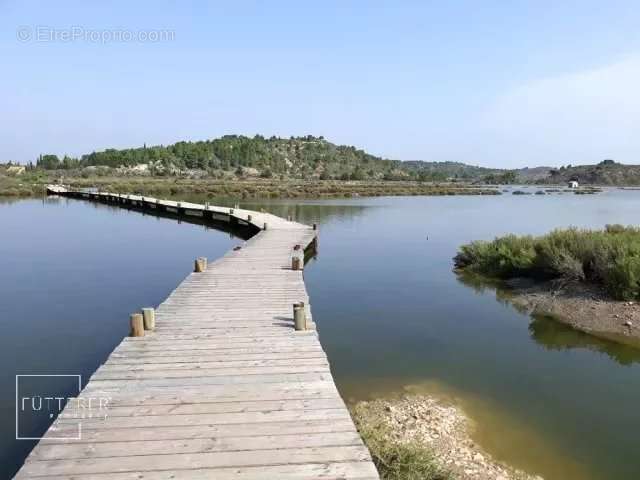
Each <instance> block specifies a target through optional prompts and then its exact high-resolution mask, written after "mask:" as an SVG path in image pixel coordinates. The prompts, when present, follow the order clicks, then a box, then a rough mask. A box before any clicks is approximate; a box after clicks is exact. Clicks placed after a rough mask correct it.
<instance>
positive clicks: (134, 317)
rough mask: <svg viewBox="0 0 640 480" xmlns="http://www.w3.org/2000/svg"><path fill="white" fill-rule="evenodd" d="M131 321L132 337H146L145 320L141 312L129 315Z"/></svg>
mask: <svg viewBox="0 0 640 480" xmlns="http://www.w3.org/2000/svg"><path fill="white" fill-rule="evenodd" d="M129 323H130V324H131V336H132V337H144V320H143V318H142V314H141V313H132V314H131V315H129Z"/></svg>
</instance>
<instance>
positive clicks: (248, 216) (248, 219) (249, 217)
mask: <svg viewBox="0 0 640 480" xmlns="http://www.w3.org/2000/svg"><path fill="white" fill-rule="evenodd" d="M247 222H249V223H251V215H247Z"/></svg>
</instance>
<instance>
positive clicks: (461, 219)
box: [0, 190, 640, 480]
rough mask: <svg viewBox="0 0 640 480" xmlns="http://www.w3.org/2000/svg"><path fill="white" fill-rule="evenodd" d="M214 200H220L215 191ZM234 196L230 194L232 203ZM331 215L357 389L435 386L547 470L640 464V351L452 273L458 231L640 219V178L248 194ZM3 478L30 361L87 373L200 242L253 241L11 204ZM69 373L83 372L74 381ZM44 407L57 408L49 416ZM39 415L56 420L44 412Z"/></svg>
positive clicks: (14, 458)
mask: <svg viewBox="0 0 640 480" xmlns="http://www.w3.org/2000/svg"><path fill="white" fill-rule="evenodd" d="M211 200H212V201H213V199H211ZM225 202H227V203H228V204H229V203H232V202H233V200H226V201H225V200H220V199H218V203H225ZM242 206H243V207H247V208H259V207H261V206H263V207H265V208H266V209H267V210H269V211H272V212H274V213H277V214H281V215H288V214H291V215H293V216H294V217H295V218H296V219H298V220H299V221H302V222H307V223H311V222H317V223H319V224H320V229H321V234H320V249H319V255H318V257H317V258H316V259H315V260H312V261H311V263H310V264H309V265H308V266H307V269H306V270H305V279H306V282H307V289H308V291H309V294H310V297H311V304H312V308H313V314H314V320H315V321H316V322H317V324H318V329H319V332H320V338H321V341H322V344H323V346H324V348H325V350H326V351H327V354H328V355H329V359H330V361H331V365H332V371H333V373H334V376H335V379H336V382H337V383H338V386H339V388H340V390H341V392H342V393H343V396H344V397H345V398H346V399H348V400H354V401H355V400H358V399H367V398H371V397H375V396H379V395H393V394H396V393H399V392H402V391H405V390H411V391H425V392H429V393H432V394H436V395H441V396H444V397H447V399H449V400H451V401H455V402H457V403H458V404H460V405H461V406H462V407H463V408H464V409H465V411H467V413H468V414H469V415H470V416H471V417H472V419H473V420H474V422H475V423H476V427H477V429H476V433H475V438H476V440H477V441H478V442H479V443H481V444H482V445H483V447H484V448H486V449H487V450H488V451H490V452H491V453H492V454H493V455H494V456H495V457H496V458H498V459H501V460H505V461H507V462H509V463H511V464H513V465H515V466H518V467H521V468H523V469H526V470H527V471H529V472H532V473H537V474H540V475H542V476H544V477H545V478H546V479H559V480H566V479H594V480H596V479H598V480H599V479H631V478H640V456H638V455H637V453H638V448H639V447H638V441H637V438H638V431H640V415H638V406H639V405H640V350H636V349H633V348H631V347H625V346H619V345H616V344H614V343H611V342H608V341H604V340H599V339H596V338H594V337H590V336H588V335H585V334H582V333H580V332H577V331H574V330H571V329H570V328H568V327H565V326H563V325H560V324H558V323H556V322H554V321H551V320H549V319H545V318H537V319H533V318H530V317H529V316H527V315H524V314H521V313H518V312H517V311H516V310H515V309H513V308H512V307H510V306H509V305H506V304H505V303H503V302H501V301H498V300H497V299H496V295H495V292H494V291H493V290H492V289H490V288H482V287H477V286H474V285H469V284H465V283H463V282H461V281H460V279H458V278H457V277H456V275H455V274H453V273H452V271H451V267H452V262H451V258H452V257H453V255H455V252H456V249H457V247H458V246H459V245H460V244H462V243H465V242H468V241H471V240H475V239H491V238H493V237H494V236H496V235H501V234H505V233H511V232H513V233H533V234H541V233H545V232H547V231H548V230H550V229H552V228H555V227H565V226H569V225H574V226H579V227H597V228H602V227H603V226H604V225H605V224H606V223H623V224H633V223H635V222H637V221H638V213H637V212H638V208H639V207H640V192H634V191H621V190H611V191H607V192H605V193H602V194H600V195H573V194H568V195H547V196H533V195H532V196H513V195H502V196H492V197H400V198H389V197H384V198H383V197H380V198H373V199H369V198H367V199H365V198H359V199H350V200H328V201H289V202H275V201H274V202H267V203H242ZM0 225H2V239H1V240H0V295H1V301H0V322H2V333H3V334H2V337H1V338H0V359H1V360H2V363H1V364H2V365H3V368H2V369H1V372H0V428H1V430H0V455H2V457H1V458H0V464H1V465H2V468H3V470H2V471H1V472H0V476H3V477H6V476H9V475H10V474H11V473H12V472H13V471H15V469H16V468H17V467H18V466H19V465H20V463H21V462H22V460H23V458H24V456H25V455H26V454H27V453H28V451H29V450H30V448H31V447H32V443H31V442H27V441H16V440H14V437H15V375H16V374H43V373H48V374H80V375H82V376H83V378H84V379H86V378H88V377H89V375H90V374H91V373H92V372H93V371H94V370H95V369H96V368H97V367H98V365H99V364H100V363H101V362H102V361H104V359H105V358H106V357H107V356H108V354H109V352H110V351H111V350H112V349H113V348H114V347H115V346H116V345H117V344H118V343H119V342H120V340H121V338H122V337H123V336H124V335H126V334H127V331H128V314H129V313H130V312H132V311H134V310H136V309H138V308H140V307H143V306H153V305H157V304H158V303H160V302H161V301H162V300H163V299H164V298H165V297H166V296H167V295H168V294H169V292H170V291H171V290H173V288H175V286H176V285H177V284H178V283H179V282H180V281H181V280H182V278H184V276H185V275H186V274H187V273H188V272H189V271H190V270H191V268H192V261H193V258H195V257H196V256H208V257H210V258H215V257H218V256H220V255H222V254H223V253H224V252H225V251H227V250H228V249H229V248H231V247H232V246H233V245H235V244H238V243H240V242H241V240H239V239H234V238H232V237H230V235H229V234H226V233H222V232H218V231H215V230H206V229H205V228H204V227H202V226H196V225H190V224H186V223H182V224H178V223H177V222H175V221H174V220H170V219H158V218H155V217H152V216H144V215H142V214H140V213H137V212H128V211H126V210H119V209H115V208H112V207H107V206H104V205H95V204H91V203H88V202H82V201H75V200H59V199H58V200H55V199H47V200H44V201H43V200H22V201H18V202H13V203H0ZM69 388H72V385H71V386H70V387H69ZM45 423H46V422H45ZM27 427H30V428H31V429H32V430H33V431H37V430H38V428H40V429H41V428H43V425H32V426H29V425H28V426H27Z"/></svg>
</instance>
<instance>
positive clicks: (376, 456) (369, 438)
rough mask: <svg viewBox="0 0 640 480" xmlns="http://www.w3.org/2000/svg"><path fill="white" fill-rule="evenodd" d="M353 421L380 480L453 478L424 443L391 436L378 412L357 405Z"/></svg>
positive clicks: (447, 479)
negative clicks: (367, 449)
mask: <svg viewBox="0 0 640 480" xmlns="http://www.w3.org/2000/svg"><path fill="white" fill-rule="evenodd" d="M352 414H353V417H354V421H355V423H356V425H357V427H358V431H359V432H360V435H361V436H362V439H363V440H364V442H365V444H366V445H367V447H368V448H369V451H370V452H371V457H372V459H373V462H374V463H375V465H376V468H377V469H378V472H379V473H380V478H381V479H383V480H453V476H452V474H451V473H450V472H448V471H446V470H444V469H442V468H441V467H440V466H439V465H438V463H437V461H436V459H435V457H434V455H433V453H432V452H431V450H430V449H429V448H427V447H426V446H424V445H422V444H420V443H418V442H416V441H413V440H398V439H395V438H393V436H392V435H391V434H390V432H389V429H388V427H387V426H386V425H385V424H384V422H383V420H382V418H381V416H379V415H377V414H375V413H372V412H371V411H369V410H368V409H367V408H364V407H362V406H360V405H356V406H355V407H354V408H353V409H352Z"/></svg>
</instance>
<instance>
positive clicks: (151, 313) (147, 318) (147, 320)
mask: <svg viewBox="0 0 640 480" xmlns="http://www.w3.org/2000/svg"><path fill="white" fill-rule="evenodd" d="M142 318H143V320H144V329H145V330H154V329H155V328H156V311H155V310H154V309H153V308H143V309H142Z"/></svg>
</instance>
